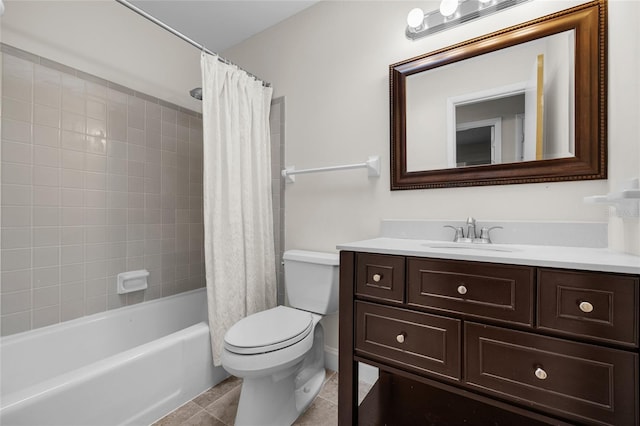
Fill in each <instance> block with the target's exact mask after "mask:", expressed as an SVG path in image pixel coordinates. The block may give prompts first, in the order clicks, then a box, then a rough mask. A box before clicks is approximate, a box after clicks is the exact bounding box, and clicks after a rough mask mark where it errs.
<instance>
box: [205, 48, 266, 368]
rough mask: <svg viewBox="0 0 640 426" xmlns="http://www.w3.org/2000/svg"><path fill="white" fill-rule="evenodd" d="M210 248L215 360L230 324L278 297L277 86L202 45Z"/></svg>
mask: <svg viewBox="0 0 640 426" xmlns="http://www.w3.org/2000/svg"><path fill="white" fill-rule="evenodd" d="M201 67H202V84H203V86H202V102H203V103H202V119H203V120H202V121H203V132H204V137H203V142H204V144H203V145H204V169H203V172H204V177H203V180H204V182H203V183H204V245H205V247H204V253H205V270H206V281H207V301H208V310H209V328H210V332H211V347H212V350H213V362H214V364H215V365H220V355H221V353H222V348H223V339H224V334H225V332H226V331H227V330H228V329H229V328H230V327H231V326H232V325H233V324H235V323H236V322H238V321H239V320H240V319H242V318H243V317H245V316H247V315H251V314H253V313H255V312H259V311H262V310H265V309H268V308H272V307H274V306H275V305H276V271H275V249H274V238H273V217H272V216H273V213H272V209H271V204H272V201H271V148H270V144H271V142H270V137H269V110H270V105H271V95H272V92H273V89H272V88H270V87H264V86H263V85H262V83H261V82H260V81H256V80H255V79H254V78H253V77H250V76H249V75H248V74H247V73H246V72H244V71H242V70H239V69H238V68H237V67H235V66H233V65H227V64H224V63H222V62H220V61H219V60H218V57H217V56H214V55H209V54H207V53H204V52H203V53H202V57H201Z"/></svg>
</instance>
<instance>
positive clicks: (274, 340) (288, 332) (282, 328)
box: [224, 306, 313, 354]
mask: <svg viewBox="0 0 640 426" xmlns="http://www.w3.org/2000/svg"><path fill="white" fill-rule="evenodd" d="M311 329H313V316H312V315H311V313H310V312H305V311H301V310H298V309H293V308H289V307H287V306H277V307H275V308H273V309H268V310H266V311H262V312H258V313H255V314H253V315H250V316H248V317H246V318H243V319H241V320H240V321H238V322H237V323H236V324H234V325H233V326H232V327H231V328H230V329H229V330H228V331H227V333H226V334H225V336H224V346H225V348H226V349H227V350H228V351H230V352H234V353H237V354H257V353H264V352H271V351H275V350H278V349H281V348H284V347H287V346H290V345H293V344H294V343H297V342H299V341H300V340H302V339H304V338H305V337H306V336H307V335H308V334H309V332H310V331H311Z"/></svg>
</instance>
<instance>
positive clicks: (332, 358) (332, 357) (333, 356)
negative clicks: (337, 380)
mask: <svg viewBox="0 0 640 426" xmlns="http://www.w3.org/2000/svg"><path fill="white" fill-rule="evenodd" d="M324 368H326V369H328V370H333V371H338V350H337V349H336V348H332V347H329V346H325V347H324Z"/></svg>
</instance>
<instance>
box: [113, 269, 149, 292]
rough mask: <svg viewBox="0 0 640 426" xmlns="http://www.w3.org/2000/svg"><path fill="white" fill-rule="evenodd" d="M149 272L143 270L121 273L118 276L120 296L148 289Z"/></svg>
mask: <svg viewBox="0 0 640 426" xmlns="http://www.w3.org/2000/svg"><path fill="white" fill-rule="evenodd" d="M148 276H149V271H147V270H146V269H141V270H139V271H129V272H121V273H119V274H118V294H125V293H131V292H132V291H139V290H144V289H146V288H147V287H148V284H147V277H148Z"/></svg>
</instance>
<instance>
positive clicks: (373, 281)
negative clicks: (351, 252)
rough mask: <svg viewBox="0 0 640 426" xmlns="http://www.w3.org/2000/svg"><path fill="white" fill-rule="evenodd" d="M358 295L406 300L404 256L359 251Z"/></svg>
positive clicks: (357, 263) (357, 261)
mask: <svg viewBox="0 0 640 426" xmlns="http://www.w3.org/2000/svg"><path fill="white" fill-rule="evenodd" d="M356 265H357V266H356V267H357V269H356V295H357V296H361V297H362V296H363V297H369V298H373V299H378V300H386V301H391V302H399V303H402V302H404V257H402V256H389V255H384V254H369V253H358V254H357V257H356Z"/></svg>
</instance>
